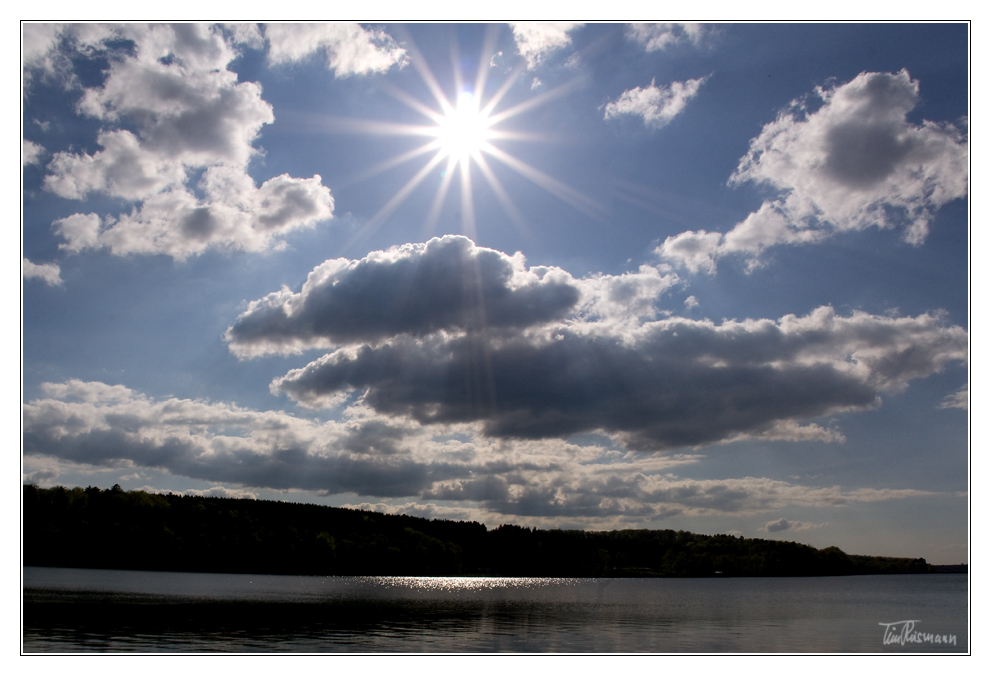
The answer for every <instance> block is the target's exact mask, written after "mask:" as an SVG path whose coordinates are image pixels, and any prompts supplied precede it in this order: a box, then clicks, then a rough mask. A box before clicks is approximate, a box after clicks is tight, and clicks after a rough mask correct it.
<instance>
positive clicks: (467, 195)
mask: <svg viewBox="0 0 991 676" xmlns="http://www.w3.org/2000/svg"><path fill="white" fill-rule="evenodd" d="M458 164H459V166H460V169H461V231H462V232H463V233H464V234H465V235H467V236H468V238H469V239H472V240H474V239H476V238H477V236H478V235H477V233H476V232H475V201H474V200H473V199H472V194H471V165H470V164H468V162H459V163H458Z"/></svg>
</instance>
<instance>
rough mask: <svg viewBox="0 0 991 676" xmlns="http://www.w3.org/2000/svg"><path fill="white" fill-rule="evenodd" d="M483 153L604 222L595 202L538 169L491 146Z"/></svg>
mask: <svg viewBox="0 0 991 676" xmlns="http://www.w3.org/2000/svg"><path fill="white" fill-rule="evenodd" d="M483 151H484V152H486V153H488V154H489V155H492V156H493V157H495V158H496V159H497V160H499V161H500V162H502V163H503V164H505V165H506V166H507V167H509V168H510V169H513V170H514V171H516V172H517V173H519V174H520V175H522V176H524V177H526V178H528V179H530V180H531V181H533V182H534V183H535V184H537V185H539V186H540V187H541V188H543V189H544V190H546V191H547V192H549V193H551V194H552V195H554V196H555V197H557V198H558V199H560V200H562V201H564V202H567V203H568V204H570V205H571V206H573V207H575V208H576V209H579V210H580V211H583V212H584V213H586V214H587V215H589V216H591V217H592V218H595V219H596V220H599V221H605V215H606V210H605V208H604V207H602V205H600V204H599V203H598V202H596V201H595V200H593V199H591V198H590V197H587V196H586V195H583V194H582V193H580V192H578V191H577V190H575V189H573V188H569V187H568V186H566V185H564V184H563V183H561V182H560V181H557V180H555V179H553V178H551V177H550V176H548V175H547V174H545V173H543V172H542V171H540V170H539V169H536V168H534V167H531V166H530V165H529V164H527V163H526V162H524V161H523V160H520V159H517V158H515V157H513V156H512V155H510V154H509V153H507V152H504V151H503V150H500V149H499V148H497V147H496V146H494V145H492V144H486V147H485V148H484V149H483Z"/></svg>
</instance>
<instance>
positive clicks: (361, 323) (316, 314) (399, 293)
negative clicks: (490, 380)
mask: <svg viewBox="0 0 991 676" xmlns="http://www.w3.org/2000/svg"><path fill="white" fill-rule="evenodd" d="M579 296H580V292H579V289H578V287H577V286H576V285H575V284H574V282H573V280H571V278H570V277H568V276H567V275H566V274H564V273H562V272H561V271H559V270H549V269H546V268H535V269H531V270H530V271H526V270H524V269H523V267H522V259H521V258H519V257H516V258H514V257H510V256H507V255H506V254H504V253H501V252H499V251H493V250H492V249H484V248H481V247H477V246H475V244H474V243H473V242H472V241H471V240H469V239H467V238H465V237H457V236H451V235H449V236H446V237H442V238H435V239H432V240H430V241H429V242H427V243H425V244H416V245H413V244H410V245H405V246H403V247H399V248H397V249H392V250H390V251H386V252H375V253H373V254H369V255H368V256H367V257H365V258H363V259H361V260H358V261H348V260H345V259H337V260H330V261H327V262H325V263H324V264H322V265H321V266H319V267H317V268H316V269H315V270H313V272H311V273H310V275H309V278H308V279H307V281H306V283H305V284H304V285H303V288H302V290H301V291H300V292H299V293H298V294H293V293H290V292H288V291H287V290H283V291H281V292H277V293H273V294H270V295H269V296H267V297H266V298H263V299H261V300H259V301H255V302H254V303H252V304H251V305H250V306H249V308H248V310H247V311H246V312H244V313H243V314H242V315H241V316H240V317H238V319H237V321H236V322H235V323H234V325H233V326H231V327H230V329H228V331H227V336H226V338H227V340H228V342H229V343H230V346H231V349H232V350H234V351H235V352H236V353H238V354H239V355H242V356H251V355H254V354H258V353H263V352H280V351H292V350H294V349H297V348H299V347H300V346H303V347H315V346H321V345H324V346H329V345H340V344H349V343H373V342H376V341H379V340H382V339H385V338H389V337H392V336H396V335H401V334H408V335H413V336H423V335H428V334H431V333H435V332H437V331H442V330H446V331H472V330H479V329H482V328H489V329H493V328H502V329H521V328H524V327H528V326H533V325H535V324H541V323H545V322H548V321H550V320H553V319H558V318H561V317H563V316H565V315H566V314H568V313H569V312H570V311H571V310H572V309H573V308H574V307H575V306H576V305H577V303H578V301H579Z"/></svg>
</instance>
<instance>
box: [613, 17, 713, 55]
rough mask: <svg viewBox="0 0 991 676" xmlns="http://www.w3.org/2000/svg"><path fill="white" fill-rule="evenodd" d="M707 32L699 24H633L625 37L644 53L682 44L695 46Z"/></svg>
mask: <svg viewBox="0 0 991 676" xmlns="http://www.w3.org/2000/svg"><path fill="white" fill-rule="evenodd" d="M709 32H710V31H709V28H708V27H706V26H703V25H702V24H699V23H633V24H630V25H629V26H628V27H627V29H626V37H627V38H628V39H630V40H633V41H634V42H636V43H637V44H639V45H643V48H644V49H645V50H646V51H648V52H656V51H659V50H662V49H667V48H668V47H671V46H673V45H676V44H679V43H684V42H688V43H691V44H693V45H696V46H697V45H699V44H700V43H701V42H702V40H703V39H704V38H705V36H706V35H707V34H708V33H709Z"/></svg>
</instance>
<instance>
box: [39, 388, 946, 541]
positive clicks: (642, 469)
mask: <svg viewBox="0 0 991 676" xmlns="http://www.w3.org/2000/svg"><path fill="white" fill-rule="evenodd" d="M44 390H45V395H46V396H45V397H44V398H42V399H38V400H35V401H31V402H29V403H27V404H25V406H24V451H25V462H26V463H33V462H41V463H48V464H47V465H46V467H47V469H45V470H44V471H43V472H37V473H35V474H36V475H39V477H40V475H41V474H45V476H52V475H57V473H58V471H59V469H60V467H61V469H63V470H64V469H67V468H68V467H69V466H72V467H77V468H78V467H92V468H100V467H107V468H109V467H114V468H117V469H118V470H119V471H128V472H133V473H134V474H135V475H136V476H142V475H147V474H146V473H147V472H149V471H167V472H169V473H171V474H173V475H177V476H184V477H190V478H194V479H201V480H205V481H209V482H215V483H222V484H234V485H239V486H242V487H245V488H268V489H282V490H292V489H298V490H305V491H320V492H324V493H328V494H339V493H357V494H359V495H363V496H374V497H381V498H396V497H403V496H410V497H415V498H417V499H418V500H419V501H420V502H417V503H411V504H415V505H416V508H417V512H419V513H423V514H428V515H433V516H445V517H447V518H478V519H483V520H485V521H487V522H489V523H490V524H492V525H494V524H497V523H500V522H502V521H504V520H505V519H506V518H507V517H528V518H529V520H531V521H532V522H534V523H538V524H539V523H544V524H548V525H551V524H554V523H557V521H555V520H557V519H561V518H565V519H567V518H575V517H581V518H584V519H586V520H587V522H588V523H589V524H592V525H598V526H600V527H613V526H618V525H622V524H624V523H631V522H632V523H637V522H642V521H644V520H647V519H656V518H665V517H670V516H674V515H678V514H693V515H698V514H748V513H758V512H767V511H771V510H781V509H783V508H785V507H788V506H793V505H799V506H833V505H843V504H848V503H853V502H874V501H879V500H891V499H900V498H910V497H913V496H924V495H928V493H927V492H925V491H919V490H912V489H903V490H899V489H855V490H843V489H841V488H839V487H836V486H832V487H830V486H825V487H816V486H804V485H800V484H794V483H789V482H787V481H778V480H773V479H767V478H755V477H743V478H734V479H725V480H693V479H683V478H678V477H677V476H676V475H674V474H673V473H672V470H676V469H677V468H678V467H679V466H684V465H686V464H691V463H694V462H696V461H697V460H698V456H693V455H667V456H661V455H644V454H624V453H622V452H618V451H616V450H613V449H609V448H605V447H602V446H589V445H584V446H578V445H575V444H569V443H566V442H564V441H561V440H557V439H553V440H545V441H520V442H516V443H513V444H506V443H504V442H502V441H500V440H495V439H489V438H486V437H484V436H482V435H480V434H478V433H477V432H476V431H475V429H474V428H473V427H472V426H450V427H446V428H444V429H434V428H426V427H424V426H421V425H418V424H417V423H416V422H415V421H413V420H410V419H407V418H394V417H390V416H383V415H378V414H375V413H374V412H372V411H370V410H368V409H367V407H364V406H362V405H360V404H359V405H354V406H352V407H350V408H349V409H348V410H347V411H345V415H344V416H343V419H342V420H341V421H339V422H336V421H331V422H326V423H316V422H314V421H312V420H307V419H303V418H298V417H295V416H293V415H290V414H287V413H283V412H278V411H266V412H260V411H254V410H250V409H245V408H241V407H238V406H235V405H232V404H226V403H222V402H208V401H195V400H189V399H178V398H165V399H153V398H150V397H147V396H145V395H142V394H141V393H139V392H135V391H133V390H130V389H128V388H126V387H123V386H120V385H108V384H105V383H100V382H81V381H78V380H72V381H67V382H64V383H48V384H46V385H44ZM53 461H54V462H55V463H56V464H54V465H52V464H51V463H52V462H53ZM219 490H223V489H219ZM227 490H228V491H229V490H231V489H227ZM436 501H440V502H442V503H444V504H440V505H438V504H436ZM367 506H374V505H372V504H371V503H368V504H367Z"/></svg>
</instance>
